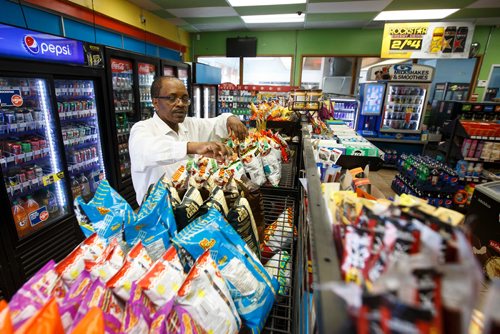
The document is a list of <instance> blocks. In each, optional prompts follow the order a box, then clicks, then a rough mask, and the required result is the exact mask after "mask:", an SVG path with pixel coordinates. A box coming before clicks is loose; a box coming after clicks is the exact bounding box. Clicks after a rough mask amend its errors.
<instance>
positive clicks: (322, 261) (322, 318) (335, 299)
mask: <svg viewBox="0 0 500 334" xmlns="http://www.w3.org/2000/svg"><path fill="white" fill-rule="evenodd" d="M303 136H304V138H305V139H304V140H303V159H304V167H305V172H306V176H307V177H306V179H307V193H305V192H304V191H301V198H300V199H301V200H300V202H301V203H300V210H299V211H300V214H299V221H298V223H299V224H298V226H299V236H298V240H297V252H296V254H297V256H296V260H295V264H296V266H295V269H296V272H295V285H294V297H295V300H296V304H295V316H294V320H295V329H296V332H299V333H302V332H304V333H307V332H318V333H333V334H336V333H348V332H349V331H350V328H351V322H350V321H349V319H350V317H349V315H348V313H347V306H346V304H345V302H344V300H343V299H341V298H340V297H339V296H338V295H336V294H335V293H334V292H333V291H332V290H331V289H328V288H327V285H328V284H329V283H331V282H340V281H341V275H340V262H339V256H338V253H337V251H336V248H335V243H334V237H335V236H334V233H333V232H332V228H331V224H330V221H329V219H328V217H329V216H328V211H327V208H326V203H325V201H324V198H323V195H322V193H321V191H320V189H321V183H320V179H319V174H318V168H317V167H316V162H315V160H314V154H313V149H312V143H311V139H309V138H306V133H304V134H303ZM309 251H310V252H309ZM309 260H310V263H311V269H312V282H310V278H309V270H308V268H309V266H308V263H309ZM311 283H312V284H311Z"/></svg>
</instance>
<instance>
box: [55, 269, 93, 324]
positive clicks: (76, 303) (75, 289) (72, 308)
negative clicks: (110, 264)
mask: <svg viewBox="0 0 500 334" xmlns="http://www.w3.org/2000/svg"><path fill="white" fill-rule="evenodd" d="M91 286H92V277H91V275H90V273H89V272H88V271H86V270H84V271H82V273H81V274H80V275H79V276H78V278H77V279H76V280H75V282H74V283H73V285H72V286H71V288H70V289H69V291H68V294H67V295H66V298H64V301H63V302H62V305H61V307H60V313H61V321H62V324H63V327H64V330H65V331H66V332H68V331H69V329H70V328H71V326H72V325H73V323H75V320H76V315H77V313H78V309H79V307H80V305H81V304H82V302H83V299H84V298H85V295H86V294H87V291H89V289H90V287H91Z"/></svg>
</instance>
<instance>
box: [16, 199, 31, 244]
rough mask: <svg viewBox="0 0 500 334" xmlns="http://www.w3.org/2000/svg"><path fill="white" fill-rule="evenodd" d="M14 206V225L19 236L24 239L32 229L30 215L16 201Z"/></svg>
mask: <svg viewBox="0 0 500 334" xmlns="http://www.w3.org/2000/svg"><path fill="white" fill-rule="evenodd" d="M13 204H14V206H13V207H12V216H13V217H14V223H15V224H16V229H17V231H18V233H19V236H20V237H23V236H25V235H26V233H27V232H28V229H29V227H30V225H29V219H28V214H27V213H26V210H24V208H23V207H22V206H21V204H19V202H18V201H14V203H13Z"/></svg>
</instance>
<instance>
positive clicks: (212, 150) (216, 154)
mask: <svg viewBox="0 0 500 334" xmlns="http://www.w3.org/2000/svg"><path fill="white" fill-rule="evenodd" d="M187 153H188V154H199V155H203V156H205V157H208V158H214V159H215V160H217V162H225V159H226V157H229V156H231V153H232V152H231V150H230V149H229V148H228V147H227V146H226V145H224V144H222V143H218V142H215V141H209V142H189V143H187Z"/></svg>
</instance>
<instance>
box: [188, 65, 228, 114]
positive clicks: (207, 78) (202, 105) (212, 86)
mask: <svg viewBox="0 0 500 334" xmlns="http://www.w3.org/2000/svg"><path fill="white" fill-rule="evenodd" d="M191 73H192V82H191V87H192V94H191V98H192V100H193V102H192V103H191V115H192V116H194V117H198V118H212V117H215V116H217V94H218V85H219V84H220V83H221V69H220V68H218V67H214V66H210V65H207V64H201V63H191Z"/></svg>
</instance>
